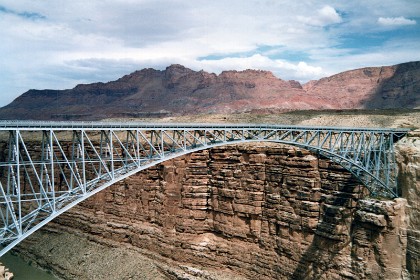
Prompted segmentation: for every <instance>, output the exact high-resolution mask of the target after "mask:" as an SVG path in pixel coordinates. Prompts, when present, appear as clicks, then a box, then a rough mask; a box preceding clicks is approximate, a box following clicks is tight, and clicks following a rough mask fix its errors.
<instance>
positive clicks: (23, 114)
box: [0, 61, 420, 120]
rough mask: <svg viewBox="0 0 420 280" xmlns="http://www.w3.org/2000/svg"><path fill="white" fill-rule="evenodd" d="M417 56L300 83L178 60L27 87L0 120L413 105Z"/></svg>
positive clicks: (419, 100) (419, 65)
mask: <svg viewBox="0 0 420 280" xmlns="http://www.w3.org/2000/svg"><path fill="white" fill-rule="evenodd" d="M419 81H420V61H416V62H407V63H403V64H398V65H394V66H383V67H367V68H361V69H356V70H350V71H346V72H342V73H339V74H336V75H333V76H330V77H326V78H322V79H320V80H316V81H309V82H307V83H305V84H303V85H302V84H300V83H299V82H297V81H293V80H291V81H286V80H282V79H279V78H277V77H276V76H274V75H273V73H271V72H268V71H261V70H244V71H224V72H222V73H220V74H219V75H216V74H214V73H208V72H205V71H193V70H191V69H188V68H186V67H184V66H182V65H177V64H176V65H171V66H169V67H167V68H166V69H165V70H163V71H160V70H155V69H150V68H148V69H143V70H140V71H135V72H133V73H131V74H129V75H125V76H123V77H122V78H120V79H118V80H116V81H111V82H107V83H92V84H80V85H77V86H76V87H74V88H73V89H66V90H48V89H47V90H34V89H31V90H29V91H27V92H25V93H23V94H22V95H20V96H19V97H17V98H16V99H15V100H14V101H13V102H12V103H10V104H9V105H7V106H5V107H3V108H0V119H33V120H98V119H104V118H115V117H130V118H133V117H160V116H168V115H183V114H212V113H238V112H256V113H258V112H259V113H264V112H265V113H266V112H283V111H291V110H321V109H393V108H395V109H401V108H406V109H409V108H420V83H419Z"/></svg>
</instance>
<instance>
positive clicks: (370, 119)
mask: <svg viewBox="0 0 420 280" xmlns="http://www.w3.org/2000/svg"><path fill="white" fill-rule="evenodd" d="M109 121H138V122H167V123H173V122H181V123H209V122H210V123H265V124H278V125H282V124H285V125H305V126H306V125H307V126H339V127H381V128H384V127H388V128H401V127H404V128H417V129H418V128H420V110H374V111H365V110H361V111H360V110H359V111H356V110H350V111H337V110H333V111H296V112H288V113H282V114H279V113H277V114H251V113H241V114H225V115H220V114H219V115H194V116H191V115H186V116H175V117H166V118H159V119H151V118H150V119H109Z"/></svg>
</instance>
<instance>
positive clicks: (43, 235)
mask: <svg viewBox="0 0 420 280" xmlns="http://www.w3.org/2000/svg"><path fill="white" fill-rule="evenodd" d="M396 150H397V158H398V165H399V170H400V173H399V174H400V175H399V185H400V188H401V198H397V199H394V200H378V199H372V198H369V196H368V193H367V191H366V188H364V187H363V186H362V185H360V183H358V181H357V180H356V179H355V178H354V177H353V176H352V175H351V174H350V173H348V172H347V171H345V170H344V169H343V168H342V167H341V166H339V165H337V164H335V163H332V162H331V161H329V160H327V159H323V158H319V157H318V156H317V155H315V154H312V153H310V152H308V151H306V150H302V149H298V148H295V147H292V146H282V145H275V144H266V143H261V144H257V145H255V144H254V145H250V144H248V145H245V144H244V145H231V146H223V147H218V148H213V149H210V150H204V151H201V152H195V153H192V154H189V155H186V156H183V157H180V158H176V159H173V160H170V161H167V162H164V163H162V164H160V165H157V166H155V167H153V168H149V169H147V170H144V171H142V172H139V173H137V174H136V175H134V176H131V177H129V178H127V179H125V180H124V181H122V182H120V183H118V184H115V185H113V186H111V187H110V188H108V189H106V190H105V191H103V192H101V193H99V194H97V195H95V196H94V197H92V198H90V199H89V200H87V201H85V202H83V203H82V204H80V205H78V206H77V207H75V208H73V209H71V210H70V211H68V212H67V213H65V214H63V215H61V216H60V217H58V218H57V219H56V220H55V221H54V222H53V223H50V224H49V225H48V226H47V227H46V228H45V229H44V230H42V231H40V232H38V233H36V234H34V235H33V236H31V237H30V238H28V239H27V240H25V241H24V242H23V243H22V245H20V246H18V248H17V252H19V254H20V255H22V256H24V257H26V258H29V259H31V260H33V261H36V262H38V263H39V265H41V266H44V267H49V268H50V269H52V270H53V272H54V273H55V274H56V275H58V276H60V277H61V278H63V279H75V278H77V279H103V278H108V279H117V278H118V279H418V278H419V277H420V258H419V256H420V242H418V240H420V239H419V237H420V220H419V218H418V217H419V211H420V203H419V201H420V200H419V196H420V185H419V181H420V180H419V177H420V133H419V132H418V131H417V132H411V133H410V135H409V136H408V137H407V138H405V139H403V140H401V141H400V142H399V143H398V144H397V146H396ZM103 252H106V254H102V253H103ZM145 266H146V268H145V269H146V271H139V267H140V268H144V267H145Z"/></svg>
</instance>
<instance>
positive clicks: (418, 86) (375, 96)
mask: <svg viewBox="0 0 420 280" xmlns="http://www.w3.org/2000/svg"><path fill="white" fill-rule="evenodd" d="M394 67H395V72H394V73H393V75H392V76H391V77H389V78H387V79H384V80H382V81H380V80H379V79H378V80H377V83H378V85H377V86H376V88H375V90H374V92H373V93H372V95H371V97H370V98H368V99H366V100H364V101H362V104H361V105H362V106H363V107H364V108H365V109H414V108H419V107H420V95H419V92H420V61H416V62H408V63H403V64H399V65H396V66H394ZM382 71H387V69H385V68H382V69H381V72H382ZM363 72H364V74H365V75H366V76H368V77H373V75H372V73H371V71H370V70H369V69H365V70H363Z"/></svg>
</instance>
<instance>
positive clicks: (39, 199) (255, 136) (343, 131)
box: [0, 121, 407, 256]
mask: <svg viewBox="0 0 420 280" xmlns="http://www.w3.org/2000/svg"><path fill="white" fill-rule="evenodd" d="M0 133H1V137H3V138H2V140H3V146H0V147H2V148H1V149H0V150H1V152H0V174H1V178H0V222H1V224H0V242H1V244H3V246H5V247H4V248H3V249H2V250H1V251H0V256H1V255H3V254H4V253H5V252H7V251H8V250H10V249H11V248H12V247H14V246H15V245H16V244H18V243H19V242H20V241H21V240H23V239H24V238H26V237H27V236H29V235H30V234H32V233H33V232H34V231H36V230H37V229H39V228H40V227H42V226H43V225H45V224H46V223H47V222H49V221H51V220H52V219H54V218H55V217H57V216H58V215H60V214H61V213H63V212H64V211H66V210H68V209H70V208H71V207H73V206H74V205H76V204H78V203H79V202H81V201H83V200H85V199H87V198H88V197H90V196H92V195H94V194H95V193H97V192H99V191H101V190H103V189H105V188H106V187H108V186H110V185H112V184H114V183H115V182H117V181H120V180H122V179H124V178H126V177H128V176H130V175H132V174H134V173H136V172H138V171H140V170H143V169H146V168H148V167H150V166H152V165H155V164H158V163H160V162H163V161H165V160H168V159H172V158H174V157H178V156H180V155H184V154H187V153H191V152H194V151H198V150H202V149H208V148H211V147H215V146H221V145H226V144H231V143H244V142H256V141H271V142H278V143H284V144H290V145H294V146H299V147H302V148H305V149H308V150H311V151H314V152H316V153H318V154H320V155H322V156H324V157H327V158H329V159H331V160H332V161H334V162H336V163H339V164H340V165H342V166H343V167H344V168H345V169H347V170H349V171H350V172H351V173H352V174H354V176H355V177H356V178H358V179H359V180H360V182H361V183H363V185H365V186H366V188H367V189H368V190H369V191H370V193H371V195H372V196H382V197H388V198H393V197H396V196H397V194H398V190H397V183H396V176H397V170H396V164H395V158H394V150H393V145H394V143H395V142H396V141H397V140H398V139H400V138H401V137H403V136H404V135H405V134H406V133H407V130H404V129H362V128H332V127H297V126H276V125H233V124H230V125H216V124H215V125H212V124H144V123H108V122H106V123H86V122H85V123H81V122H69V123H64V122H10V121H9V122H7V121H6V122H0Z"/></svg>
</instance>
